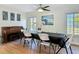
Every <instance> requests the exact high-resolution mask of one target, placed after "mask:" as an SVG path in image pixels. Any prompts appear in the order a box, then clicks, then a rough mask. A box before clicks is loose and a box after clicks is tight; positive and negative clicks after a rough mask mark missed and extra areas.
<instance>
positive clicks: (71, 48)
mask: <svg viewBox="0 0 79 59" xmlns="http://www.w3.org/2000/svg"><path fill="white" fill-rule="evenodd" d="M69 48H70V51H71V54H73V52H72V48H71V46H69Z"/></svg>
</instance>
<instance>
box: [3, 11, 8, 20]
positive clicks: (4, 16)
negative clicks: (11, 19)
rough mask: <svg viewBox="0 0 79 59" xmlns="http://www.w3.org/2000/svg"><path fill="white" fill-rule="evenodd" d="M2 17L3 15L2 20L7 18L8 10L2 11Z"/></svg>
mask: <svg viewBox="0 0 79 59" xmlns="http://www.w3.org/2000/svg"><path fill="white" fill-rule="evenodd" d="M2 15H3V16H2V17H3V20H8V12H7V11H3V12H2Z"/></svg>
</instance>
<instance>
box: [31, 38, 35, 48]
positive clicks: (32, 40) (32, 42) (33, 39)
mask: <svg viewBox="0 0 79 59" xmlns="http://www.w3.org/2000/svg"><path fill="white" fill-rule="evenodd" d="M33 40H34V39H33V38H32V40H31V49H32V43H33Z"/></svg>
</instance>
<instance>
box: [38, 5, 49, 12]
mask: <svg viewBox="0 0 79 59" xmlns="http://www.w3.org/2000/svg"><path fill="white" fill-rule="evenodd" d="M48 7H50V6H43V5H42V4H39V7H38V8H37V10H38V11H39V12H43V11H50V10H49V9H47V8H48Z"/></svg>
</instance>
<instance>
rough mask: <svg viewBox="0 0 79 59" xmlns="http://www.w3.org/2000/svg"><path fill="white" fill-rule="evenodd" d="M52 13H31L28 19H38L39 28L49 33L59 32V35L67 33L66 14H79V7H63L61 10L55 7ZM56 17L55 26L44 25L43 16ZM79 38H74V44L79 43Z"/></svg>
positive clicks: (27, 14)
mask: <svg viewBox="0 0 79 59" xmlns="http://www.w3.org/2000/svg"><path fill="white" fill-rule="evenodd" d="M51 10H52V11H50V12H43V13H38V12H30V13H26V17H27V20H28V17H31V16H35V17H36V18H37V27H40V28H42V31H47V32H57V33H66V13H71V12H79V7H78V6H74V5H71V6H70V5H67V6H66V5H62V6H61V7H60V8H59V7H57V8H56V6H55V8H54V7H53V8H51ZM50 14H53V15H54V25H43V24H42V22H41V16H42V15H50ZM78 38H79V37H78V36H77V37H74V39H73V41H72V42H73V43H79V39H78Z"/></svg>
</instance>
